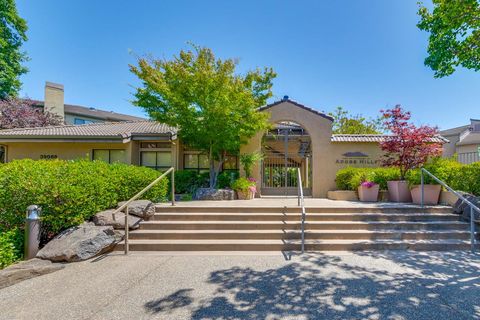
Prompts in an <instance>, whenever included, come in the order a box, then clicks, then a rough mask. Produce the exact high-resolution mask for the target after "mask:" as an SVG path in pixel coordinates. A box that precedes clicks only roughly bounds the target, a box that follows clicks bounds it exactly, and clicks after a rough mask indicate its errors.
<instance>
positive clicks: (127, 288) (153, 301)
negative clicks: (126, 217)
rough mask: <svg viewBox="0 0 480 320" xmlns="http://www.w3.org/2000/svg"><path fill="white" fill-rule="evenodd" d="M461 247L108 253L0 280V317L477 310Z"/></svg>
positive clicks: (467, 314)
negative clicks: (0, 284)
mask: <svg viewBox="0 0 480 320" xmlns="http://www.w3.org/2000/svg"><path fill="white" fill-rule="evenodd" d="M479 271H480V255H472V254H470V253H467V252H446V253H438V252H435V253H430V252H429V253H413V252H412V253H410V252H388V253H385V252H374V253H366V252H361V253H346V252H341V253H328V254H325V253H311V254H305V255H303V256H293V257H291V259H290V260H288V256H287V257H285V256H284V255H282V254H280V253H270V254H268V253H266V254H262V255H259V254H257V253H251V254H245V253H244V254H242V255H224V254H222V253H217V254H211V255H206V254H205V253H203V254H202V255H184V254H178V255H175V254H171V253H170V254H168V255H167V254H165V255H160V254H146V253H145V254H143V253H139V254H132V255H130V256H129V257H125V256H122V255H109V256H106V257H103V258H100V259H96V260H93V261H86V262H82V263H75V264H70V265H68V266H67V267H66V268H65V269H63V270H60V271H58V272H55V273H52V274H48V275H45V276H41V277H38V278H35V279H30V280H27V281H24V282H22V283H19V284H16V285H14V286H11V287H8V288H5V289H2V290H0V319H8V320H12V319H175V320H178V319H437V320H438V319H456V320H459V319H472V318H480V299H479V297H480V280H479V277H478V276H479Z"/></svg>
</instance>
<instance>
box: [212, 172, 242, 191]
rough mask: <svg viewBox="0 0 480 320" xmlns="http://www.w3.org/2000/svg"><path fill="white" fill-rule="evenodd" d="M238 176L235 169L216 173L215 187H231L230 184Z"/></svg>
mask: <svg viewBox="0 0 480 320" xmlns="http://www.w3.org/2000/svg"><path fill="white" fill-rule="evenodd" d="M238 177H239V173H238V171H236V170H228V171H223V172H222V173H220V174H219V175H218V180H217V187H218V188H219V189H225V188H230V189H231V188H232V184H233V182H234V181H235V180H237V179H238Z"/></svg>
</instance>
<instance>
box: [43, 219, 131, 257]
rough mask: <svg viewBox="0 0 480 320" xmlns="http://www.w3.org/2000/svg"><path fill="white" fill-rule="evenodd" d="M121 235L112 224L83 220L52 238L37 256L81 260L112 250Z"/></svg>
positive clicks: (120, 238)
mask: <svg viewBox="0 0 480 320" xmlns="http://www.w3.org/2000/svg"><path fill="white" fill-rule="evenodd" d="M121 240H122V236H121V235H120V234H119V233H117V232H115V230H113V227H112V226H95V225H94V224H93V223H90V222H85V223H83V224H81V225H79V226H78V227H72V228H69V229H67V230H65V231H63V232H62V233H60V234H58V235H57V236H56V237H55V238H53V239H52V240H51V241H50V242H49V243H47V245H46V246H45V247H43V249H41V250H40V251H39V252H38V254H37V258H41V259H46V260H50V261H54V262H61V261H65V262H75V261H83V260H87V259H90V258H93V257H95V256H98V255H100V254H102V253H105V252H108V251H110V250H112V249H113V248H114V247H115V245H116V244H117V242H119V241H121Z"/></svg>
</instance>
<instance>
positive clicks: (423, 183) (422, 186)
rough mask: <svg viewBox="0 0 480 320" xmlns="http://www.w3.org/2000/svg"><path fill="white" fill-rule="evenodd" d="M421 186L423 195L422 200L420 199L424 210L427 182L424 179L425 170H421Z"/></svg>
mask: <svg viewBox="0 0 480 320" xmlns="http://www.w3.org/2000/svg"><path fill="white" fill-rule="evenodd" d="M420 184H421V188H422V190H421V191H420V193H421V199H420V205H421V207H422V208H423V203H424V199H425V198H424V197H425V188H424V186H425V181H424V177H423V168H421V169H420Z"/></svg>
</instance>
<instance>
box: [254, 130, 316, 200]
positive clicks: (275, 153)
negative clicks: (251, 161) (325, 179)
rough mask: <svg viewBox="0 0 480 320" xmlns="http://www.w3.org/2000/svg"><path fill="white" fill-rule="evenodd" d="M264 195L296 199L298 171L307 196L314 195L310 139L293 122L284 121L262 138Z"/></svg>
mask: <svg viewBox="0 0 480 320" xmlns="http://www.w3.org/2000/svg"><path fill="white" fill-rule="evenodd" d="M262 153H263V155H264V159H263V161H262V166H261V177H262V184H261V188H262V190H261V193H262V195H297V194H298V169H300V173H301V176H302V186H303V189H304V194H305V195H307V196H308V195H311V194H312V146H311V139H310V135H309V133H308V132H307V130H305V129H304V128H303V127H302V126H301V125H299V124H298V123H296V122H293V121H281V122H278V123H276V124H275V125H274V126H273V128H272V129H271V130H269V131H267V133H265V134H264V136H263V138H262Z"/></svg>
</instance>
